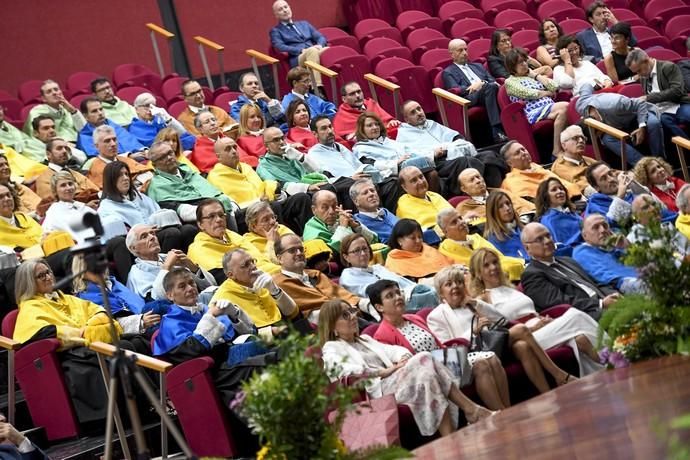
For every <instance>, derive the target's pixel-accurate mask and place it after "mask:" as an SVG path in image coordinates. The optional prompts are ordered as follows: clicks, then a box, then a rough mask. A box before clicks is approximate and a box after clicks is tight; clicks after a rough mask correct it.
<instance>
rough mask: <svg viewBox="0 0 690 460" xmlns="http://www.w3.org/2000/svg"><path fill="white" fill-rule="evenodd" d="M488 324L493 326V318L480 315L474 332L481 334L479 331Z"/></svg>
mask: <svg viewBox="0 0 690 460" xmlns="http://www.w3.org/2000/svg"><path fill="white" fill-rule="evenodd" d="M487 326H491V320H490V319H489V318H485V317H482V316H480V317H479V319H478V320H477V323H476V325H475V327H474V333H475V334H479V331H481V330H482V329H483V328H485V327H487Z"/></svg>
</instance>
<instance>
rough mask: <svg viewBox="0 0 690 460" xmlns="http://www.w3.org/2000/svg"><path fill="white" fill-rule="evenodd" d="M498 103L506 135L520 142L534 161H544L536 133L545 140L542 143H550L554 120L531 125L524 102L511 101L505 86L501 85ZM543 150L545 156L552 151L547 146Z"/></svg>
mask: <svg viewBox="0 0 690 460" xmlns="http://www.w3.org/2000/svg"><path fill="white" fill-rule="evenodd" d="M498 105H499V106H500V107H501V123H502V124H503V129H504V130H505V133H506V135H507V136H508V137H509V138H510V139H513V140H516V141H518V142H520V143H521V144H522V145H523V146H524V147H525V148H526V149H527V150H528V151H529V153H530V155H532V161H534V162H535V163H542V161H541V159H540V156H541V155H540V151H539V148H538V147H537V145H538V144H537V142H536V141H535V135H538V136H539V138H541V139H543V141H544V142H541V143H540V144H546V145H550V144H551V143H552V142H553V141H551V142H549V138H551V139H552V138H553V121H552V120H541V121H538V122H537V123H535V124H534V125H530V124H529V122H528V121H527V117H526V116H525V112H524V111H523V108H524V103H522V102H511V101H510V99H509V97H508V93H507V92H506V89H505V86H501V88H500V89H499V90H498ZM543 150H544V152H542V153H543V155H544V157H545V158H546V157H548V156H549V155H550V153H551V152H550V151H549V152H547V151H546V148H544V149H543Z"/></svg>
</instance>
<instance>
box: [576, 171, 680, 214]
mask: <svg viewBox="0 0 690 460" xmlns="http://www.w3.org/2000/svg"><path fill="white" fill-rule="evenodd" d="M585 177H586V178H587V182H589V185H591V186H592V188H593V189H594V190H596V193H594V194H593V195H590V196H589V200H588V201H587V207H586V208H585V215H586V216H588V215H590V214H601V215H604V216H606V218H607V219H608V222H609V224H610V225H612V226H614V227H617V226H619V225H620V224H621V223H624V222H625V221H626V220H628V219H629V218H630V214H631V212H632V202H633V199H634V198H635V195H636V194H637V193H639V192H641V191H643V190H644V188H643V187H642V186H641V185H640V184H638V183H637V182H635V181H634V180H633V178H632V175H631V174H629V173H619V174H616V171H614V170H613V169H611V168H610V167H609V166H608V165H607V164H606V163H604V162H602V161H597V162H595V163H592V164H591V165H589V167H588V168H587V171H586V172H585ZM676 216H677V214H676V213H675V212H671V211H669V210H668V209H664V210H663V211H662V212H661V217H662V220H663V221H664V222H673V221H674V220H675V218H676Z"/></svg>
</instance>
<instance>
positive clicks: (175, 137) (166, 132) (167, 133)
mask: <svg viewBox="0 0 690 460" xmlns="http://www.w3.org/2000/svg"><path fill="white" fill-rule="evenodd" d="M161 141H165V142H169V143H170V145H171V146H172V148H173V150H174V151H175V156H176V157H177V162H178V163H180V164H183V165H185V166H187V167H189V169H191V170H192V171H194V172H195V173H198V172H199V168H197V167H196V166H195V165H194V163H192V162H191V161H190V160H189V158H187V155H189V154H190V153H191V152H190V150H191V148H193V147H194V145H193V144H192V147H190V148H185V149H184V152H183V150H182V149H183V147H182V144H181V143H180V135H179V134H177V131H175V130H174V129H172V128H163V129H161V130H160V131H158V134H156V138H155V139H154V140H153V143H152V144H151V145H153V144H154V143H156V142H161Z"/></svg>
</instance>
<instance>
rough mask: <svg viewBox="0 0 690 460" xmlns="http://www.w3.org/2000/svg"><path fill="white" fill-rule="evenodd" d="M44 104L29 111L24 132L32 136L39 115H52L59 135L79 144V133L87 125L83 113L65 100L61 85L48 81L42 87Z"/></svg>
mask: <svg viewBox="0 0 690 460" xmlns="http://www.w3.org/2000/svg"><path fill="white" fill-rule="evenodd" d="M41 100H42V101H43V104H38V105H35V106H34V107H32V108H31V110H30V111H29V115H28V116H27V117H26V122H25V123H24V132H25V133H26V134H28V135H29V136H30V135H31V132H32V128H33V126H32V123H33V120H34V118H36V117H37V116H39V115H44V114H45V115H50V116H51V117H52V118H53V120H54V121H55V130H56V131H57V135H58V136H59V137H61V138H62V139H64V140H66V141H68V142H72V143H74V142H77V133H78V132H79V131H81V129H82V128H83V127H84V125H86V120H85V119H84V116H83V115H82V112H80V111H79V110H77V108H76V107H74V106H73V105H72V104H70V103H69V101H68V100H67V99H66V98H65V95H64V94H63V93H62V90H61V89H60V85H58V84H57V82H55V81H53V80H46V81H44V82H43V84H42V85H41Z"/></svg>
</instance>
